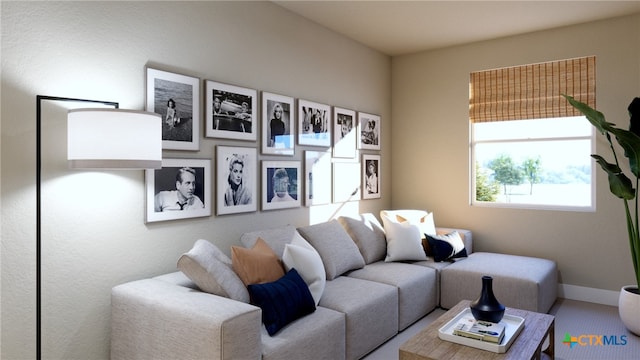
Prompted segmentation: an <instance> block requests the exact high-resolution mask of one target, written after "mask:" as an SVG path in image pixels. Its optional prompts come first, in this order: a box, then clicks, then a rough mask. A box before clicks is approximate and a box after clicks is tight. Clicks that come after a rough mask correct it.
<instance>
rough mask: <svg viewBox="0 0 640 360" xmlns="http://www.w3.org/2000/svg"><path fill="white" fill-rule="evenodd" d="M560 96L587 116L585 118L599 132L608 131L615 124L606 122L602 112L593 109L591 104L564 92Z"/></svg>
mask: <svg viewBox="0 0 640 360" xmlns="http://www.w3.org/2000/svg"><path fill="white" fill-rule="evenodd" d="M562 96H564V98H565V99H567V101H569V104H571V106H573V107H574V108H576V109H578V111H580V112H581V113H582V114H583V115H584V116H585V117H586V118H587V120H589V122H590V123H591V125H593V126H594V127H595V128H596V129H597V130H598V131H599V132H600V133H601V134H604V133H605V132H606V131H609V130H610V129H611V127H612V126H614V125H615V124H613V123H610V122H607V121H606V120H605V118H604V114H602V113H601V112H600V111H598V110H595V109H594V108H592V107H591V106H589V105H587V104H585V103H583V102H580V101H578V100H576V99H574V98H573V96H569V95H564V94H562Z"/></svg>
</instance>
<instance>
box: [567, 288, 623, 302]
mask: <svg viewBox="0 0 640 360" xmlns="http://www.w3.org/2000/svg"><path fill="white" fill-rule="evenodd" d="M558 297H561V298H563V299H570V300H579V301H586V302H591V303H596V304H602V305H610V306H616V307H617V306H618V298H619V297H620V291H612V290H603V289H596V288H589V287H584V286H577V285H569V284H558Z"/></svg>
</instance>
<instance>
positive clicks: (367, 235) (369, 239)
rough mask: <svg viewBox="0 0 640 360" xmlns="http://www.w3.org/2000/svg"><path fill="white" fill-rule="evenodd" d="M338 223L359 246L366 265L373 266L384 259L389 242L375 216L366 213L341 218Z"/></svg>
mask: <svg viewBox="0 0 640 360" xmlns="http://www.w3.org/2000/svg"><path fill="white" fill-rule="evenodd" d="M338 222H339V223H340V225H342V227H344V229H345V230H346V231H347V233H348V234H349V236H351V239H352V240H353V241H354V242H355V243H356V245H357V246H358V250H360V254H362V257H363V258H364V261H365V263H367V264H371V263H374V262H376V261H380V260H382V259H384V257H385V255H386V254H387V240H386V238H385V234H384V229H383V228H382V225H380V222H379V221H378V219H376V216H375V215H373V214H371V213H366V214H361V215H357V216H354V217H347V216H340V217H339V218H338Z"/></svg>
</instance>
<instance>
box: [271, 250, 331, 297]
mask: <svg viewBox="0 0 640 360" xmlns="http://www.w3.org/2000/svg"><path fill="white" fill-rule="evenodd" d="M302 242H304V243H302ZM305 244H306V245H305ZM282 262H283V263H284V266H285V268H286V270H287V271H289V270H291V269H293V268H295V269H296V271H298V274H300V277H302V279H303V280H304V282H305V283H306V284H307V285H308V286H309V291H310V292H311V296H313V300H314V301H315V303H316V306H317V305H318V303H319V302H320V298H321V297H322V293H323V292H324V287H325V284H326V281H327V280H326V278H327V274H326V273H325V270H324V264H323V263H322V259H321V258H320V254H318V252H317V251H316V250H315V249H314V248H313V247H312V246H311V245H310V244H309V243H308V242H306V241H305V240H304V239H302V238H301V239H300V240H298V239H297V238H294V239H293V241H291V244H286V245H285V247H284V253H283V255H282Z"/></svg>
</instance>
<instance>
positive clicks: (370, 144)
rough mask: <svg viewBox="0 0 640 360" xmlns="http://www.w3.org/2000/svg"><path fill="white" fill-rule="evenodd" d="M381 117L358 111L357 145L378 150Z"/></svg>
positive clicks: (361, 147)
mask: <svg viewBox="0 0 640 360" xmlns="http://www.w3.org/2000/svg"><path fill="white" fill-rule="evenodd" d="M380 121H381V119H380V116H378V115H373V114H368V113H363V112H359V113H358V147H359V148H360V149H366V150H380V134H381V131H380V129H381V125H382V124H381V123H380Z"/></svg>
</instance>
